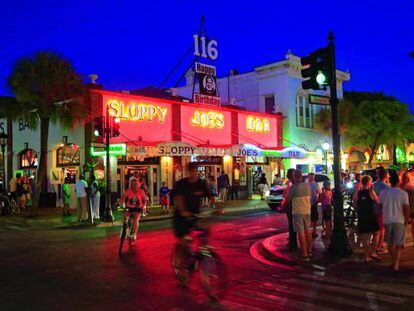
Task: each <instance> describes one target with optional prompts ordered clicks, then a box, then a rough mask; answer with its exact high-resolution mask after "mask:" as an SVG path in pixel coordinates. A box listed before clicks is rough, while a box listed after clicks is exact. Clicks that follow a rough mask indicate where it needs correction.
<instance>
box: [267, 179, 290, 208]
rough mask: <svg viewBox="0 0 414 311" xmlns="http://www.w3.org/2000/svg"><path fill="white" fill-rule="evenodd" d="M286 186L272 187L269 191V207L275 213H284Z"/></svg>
mask: <svg viewBox="0 0 414 311" xmlns="http://www.w3.org/2000/svg"><path fill="white" fill-rule="evenodd" d="M285 189H286V186H285V185H279V186H272V187H270V190H269V195H268V196H267V197H266V203H267V205H268V206H269V207H270V208H271V209H272V210H274V211H278V212H279V213H281V212H282V204H281V203H282V199H283V192H284V191H285Z"/></svg>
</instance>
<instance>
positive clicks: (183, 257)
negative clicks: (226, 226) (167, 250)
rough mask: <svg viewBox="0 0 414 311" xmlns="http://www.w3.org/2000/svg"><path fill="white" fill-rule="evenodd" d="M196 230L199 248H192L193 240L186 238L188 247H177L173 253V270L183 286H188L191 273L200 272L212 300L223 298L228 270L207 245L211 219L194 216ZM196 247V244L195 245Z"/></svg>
mask: <svg viewBox="0 0 414 311" xmlns="http://www.w3.org/2000/svg"><path fill="white" fill-rule="evenodd" d="M193 218H196V219H195V223H196V228H195V230H194V232H193V235H195V236H196V237H197V238H198V242H199V245H198V248H196V249H195V248H194V247H193V248H192V247H191V246H192V245H191V244H192V243H191V242H192V241H193V238H192V237H191V234H190V235H187V236H186V237H185V240H186V245H185V246H184V247H183V246H182V245H176V246H175V248H174V250H173V253H172V260H171V262H172V269H173V273H174V276H175V277H176V279H177V280H178V281H179V283H180V284H181V285H184V286H186V285H187V284H188V280H189V275H190V273H194V272H196V271H197V270H199V271H200V281H201V286H202V288H203V290H204V291H205V293H206V294H207V296H208V297H209V298H210V299H212V300H218V299H219V298H222V297H223V296H224V294H225V291H226V289H227V275H226V269H225V265H224V263H223V261H222V260H221V258H220V256H219V255H218V254H217V253H216V252H215V250H214V249H213V247H212V246H210V245H208V243H207V238H206V235H207V230H206V229H205V228H206V226H209V225H210V224H211V220H210V218H206V217H200V216H193ZM193 245H194V244H193Z"/></svg>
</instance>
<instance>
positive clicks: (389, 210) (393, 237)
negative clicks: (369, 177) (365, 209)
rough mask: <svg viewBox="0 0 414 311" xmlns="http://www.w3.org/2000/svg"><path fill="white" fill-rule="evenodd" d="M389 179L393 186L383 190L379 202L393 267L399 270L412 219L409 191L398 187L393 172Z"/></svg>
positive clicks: (397, 180) (397, 179)
mask: <svg viewBox="0 0 414 311" xmlns="http://www.w3.org/2000/svg"><path fill="white" fill-rule="evenodd" d="M389 180H390V184H391V188H388V189H386V190H384V191H383V192H381V194H380V197H379V204H380V205H381V206H382V209H383V218H384V219H383V221H384V226H385V241H386V242H387V245H388V253H389V254H390V256H391V260H392V267H391V268H392V269H393V271H394V272H399V271H400V257H401V251H402V248H403V247H404V241H405V231H406V230H405V229H406V226H407V225H408V223H409V220H410V211H409V204H410V203H409V198H408V194H407V192H406V191H404V190H403V189H400V188H398V182H399V177H398V175H397V174H391V176H390V178H389Z"/></svg>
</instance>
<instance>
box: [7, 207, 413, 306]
mask: <svg viewBox="0 0 414 311" xmlns="http://www.w3.org/2000/svg"><path fill="white" fill-rule="evenodd" d="M285 226H286V221H285V216H284V215H279V214H275V213H274V212H271V211H260V212H257V211H256V212H249V213H244V214H237V215H227V216H224V217H222V219H221V220H220V221H219V222H217V223H216V224H215V226H214V232H213V239H212V241H213V243H212V244H213V245H214V246H215V247H216V248H217V252H218V253H219V254H220V255H221V257H222V258H223V260H224V261H225V264H226V267H227V272H228V277H229V285H230V286H229V291H228V294H227V296H226V298H225V299H224V300H223V301H221V302H220V303H218V304H217V303H216V304H214V303H211V302H210V301H209V300H208V299H207V297H206V296H205V294H204V293H203V291H202V289H201V288H200V286H199V280H198V277H197V275H194V277H193V278H192V279H191V282H190V287H189V288H188V289H183V288H182V287H180V286H179V285H178V284H177V283H176V282H175V280H174V278H173V275H172V271H171V267H170V256H171V252H172V247H173V245H174V237H173V235H172V232H171V229H170V221H168V220H167V221H157V222H146V223H143V224H142V226H141V232H140V235H139V239H138V241H137V243H136V244H135V246H134V247H133V248H132V249H129V250H127V251H126V253H125V255H123V256H122V257H118V255H117V248H118V243H119V228H99V229H76V230H74V229H65V230H53V231H24V230H23V231H10V230H8V231H1V230H0V239H1V244H0V258H1V259H0V296H1V299H0V310H52V309H58V310H197V311H198V310H215V309H219V310H243V311H247V310H338V309H343V310H347V309H353V310H362V309H367V310H386V309H392V308H398V310H414V303H413V298H414V276H413V274H410V275H409V276H408V277H405V278H404V279H401V278H396V277H394V276H392V275H390V274H387V273H382V274H381V273H380V274H378V273H375V271H372V269H371V270H370V269H366V268H364V267H361V268H358V269H356V270H355V267H354V266H349V265H348V264H347V263H342V264H341V263H340V264H337V265H336V266H335V267H330V268H329V269H327V270H326V271H321V270H317V271H311V270H309V269H303V270H300V269H299V270H292V269H291V267H289V266H284V265H282V264H276V265H273V266H270V265H266V264H264V263H262V262H260V261H258V260H256V259H254V258H252V256H251V255H250V254H249V249H250V246H251V245H252V244H253V243H254V242H256V241H257V240H258V239H263V238H266V237H268V236H270V235H274V234H277V233H279V232H284V231H286V227H285Z"/></svg>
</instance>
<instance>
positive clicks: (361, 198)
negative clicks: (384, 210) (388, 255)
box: [354, 175, 380, 263]
mask: <svg viewBox="0 0 414 311" xmlns="http://www.w3.org/2000/svg"><path fill="white" fill-rule="evenodd" d="M361 186H362V188H361V190H359V191H358V192H357V193H356V194H355V197H354V206H355V207H356V210H357V213H358V233H359V234H361V236H362V244H363V246H364V254H365V259H364V261H365V262H366V263H368V262H371V261H372V260H373V259H378V260H379V259H380V258H379V256H378V255H377V253H376V251H375V250H376V248H377V244H378V237H379V224H378V219H377V216H376V213H375V206H376V204H377V201H378V198H377V195H376V194H375V192H374V188H373V186H372V178H371V176H368V175H366V176H363V177H362V179H361ZM371 239H372V242H371Z"/></svg>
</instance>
